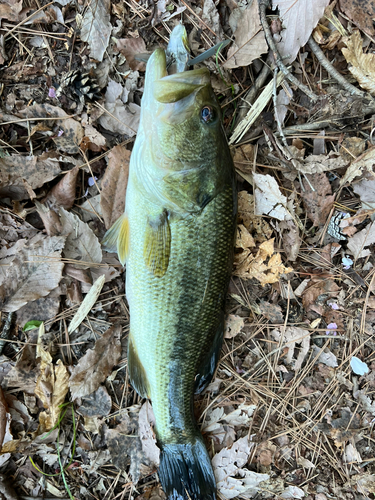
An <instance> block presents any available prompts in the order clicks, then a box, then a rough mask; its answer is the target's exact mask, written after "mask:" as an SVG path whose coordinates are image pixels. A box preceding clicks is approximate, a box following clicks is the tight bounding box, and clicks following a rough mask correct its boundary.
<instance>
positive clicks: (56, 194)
mask: <svg viewBox="0 0 375 500" xmlns="http://www.w3.org/2000/svg"><path fill="white" fill-rule="evenodd" d="M78 172H79V166H78V165H77V166H76V167H74V168H72V170H69V172H67V173H66V174H65V175H64V176H63V178H62V179H61V181H59V182H58V183H57V184H56V185H55V186H53V188H52V189H51V190H50V191H49V193H48V194H47V196H46V197H45V198H44V199H43V201H42V202H43V203H46V204H48V205H52V206H53V207H62V208H65V210H69V209H70V208H72V206H73V204H74V200H75V197H76V182H77V175H78Z"/></svg>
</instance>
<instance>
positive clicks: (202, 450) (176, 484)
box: [159, 437, 216, 500]
mask: <svg viewBox="0 0 375 500" xmlns="http://www.w3.org/2000/svg"><path fill="white" fill-rule="evenodd" d="M159 478H160V482H161V484H162V486H163V489H164V492H165V493H166V495H167V498H168V500H187V499H191V500H215V499H216V481H215V476H214V473H213V470H212V465H211V460H210V457H209V455H208V452H207V449H206V447H205V445H204V443H203V440H202V439H201V438H200V437H197V438H196V440H195V441H194V442H191V443H185V444H175V443H173V444H165V445H162V447H161V455H160V467H159Z"/></svg>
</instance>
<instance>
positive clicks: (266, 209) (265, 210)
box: [253, 173, 294, 220]
mask: <svg viewBox="0 0 375 500" xmlns="http://www.w3.org/2000/svg"><path fill="white" fill-rule="evenodd" d="M253 178H254V182H255V184H256V189H255V214H256V215H262V214H265V215H269V216H270V217H274V218H276V219H279V220H292V219H293V216H292V215H291V213H293V212H294V209H293V202H290V201H289V202H288V199H287V198H286V196H284V195H283V194H281V192H280V189H279V186H278V185H277V182H276V180H275V178H274V177H271V175H268V174H267V175H262V174H256V173H254V174H253Z"/></svg>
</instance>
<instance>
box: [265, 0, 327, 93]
mask: <svg viewBox="0 0 375 500" xmlns="http://www.w3.org/2000/svg"><path fill="white" fill-rule="evenodd" d="M258 2H259V14H260V22H261V23H262V27H263V30H264V34H265V36H266V40H267V43H268V46H269V48H270V49H271V50H272V53H273V56H274V58H275V61H276V64H277V66H278V67H279V69H280V71H282V73H283V74H284V75H285V77H286V78H287V79H288V80H289V81H290V82H291V83H292V84H293V85H295V86H296V87H298V88H299V89H300V90H302V92H304V93H305V94H306V95H307V96H308V97H309V98H310V99H311V100H312V101H317V100H318V96H317V95H316V94H314V92H312V91H311V90H310V89H309V88H308V87H307V86H306V85H304V84H303V83H301V82H300V81H298V80H297V78H296V77H295V76H294V75H292V74H291V73H290V71H289V70H288V68H287V67H286V66H285V64H284V63H283V61H282V58H281V56H280V54H279V51H278V50H277V48H276V44H275V41H274V39H273V36H272V33H271V30H270V28H269V26H268V22H267V18H266V8H267V7H268V4H269V0H258Z"/></svg>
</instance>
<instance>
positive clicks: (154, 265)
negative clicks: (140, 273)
mask: <svg viewBox="0 0 375 500" xmlns="http://www.w3.org/2000/svg"><path fill="white" fill-rule="evenodd" d="M170 253H171V228H170V226H169V222H168V214H167V212H166V211H164V212H163V213H161V214H160V215H158V216H157V217H154V218H151V217H150V218H149V219H148V222H147V226H146V232H145V243H144V249H143V255H144V258H145V262H146V265H147V267H148V268H149V269H150V271H151V272H152V273H153V274H154V275H155V276H157V277H158V278H161V277H162V276H164V274H165V273H166V272H167V269H168V264H169V257H170Z"/></svg>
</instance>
